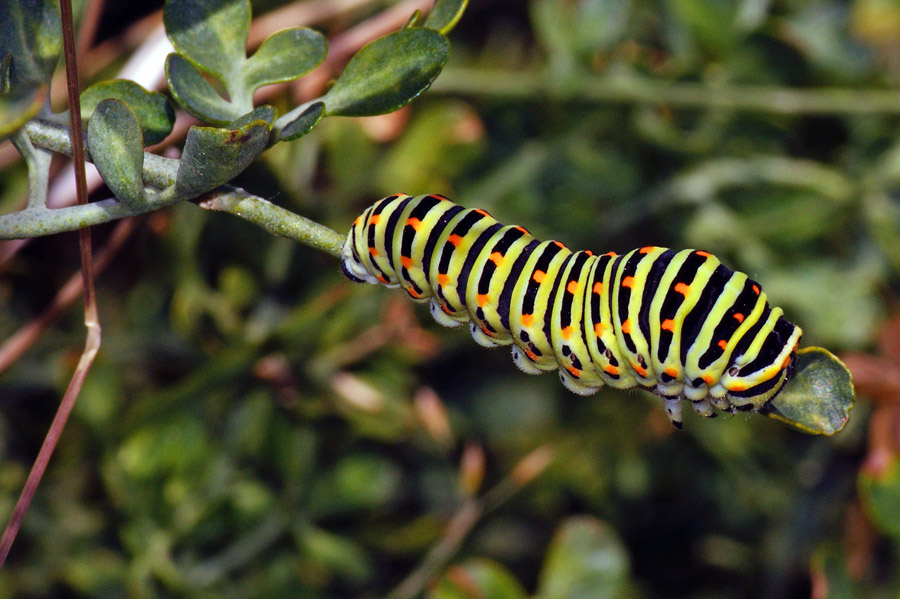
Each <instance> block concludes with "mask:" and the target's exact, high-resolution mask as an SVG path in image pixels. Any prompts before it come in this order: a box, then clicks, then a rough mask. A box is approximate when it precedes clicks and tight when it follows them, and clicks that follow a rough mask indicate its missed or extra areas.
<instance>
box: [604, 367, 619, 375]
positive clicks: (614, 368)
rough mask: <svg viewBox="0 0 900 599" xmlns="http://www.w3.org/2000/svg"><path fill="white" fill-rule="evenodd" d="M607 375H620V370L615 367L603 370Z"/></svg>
mask: <svg viewBox="0 0 900 599" xmlns="http://www.w3.org/2000/svg"><path fill="white" fill-rule="evenodd" d="M603 370H604V371H605V372H606V373H607V374H619V369H618V368H616V367H615V366H607V367H606V368H604V369H603Z"/></svg>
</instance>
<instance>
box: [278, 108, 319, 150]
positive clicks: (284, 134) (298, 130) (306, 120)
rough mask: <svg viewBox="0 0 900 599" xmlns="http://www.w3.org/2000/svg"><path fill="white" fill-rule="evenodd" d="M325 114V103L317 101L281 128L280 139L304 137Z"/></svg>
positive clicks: (287, 139)
mask: <svg viewBox="0 0 900 599" xmlns="http://www.w3.org/2000/svg"><path fill="white" fill-rule="evenodd" d="M324 114H325V104H323V103H322V102H316V103H315V104H313V105H311V106H310V107H309V108H307V109H306V110H304V111H303V112H302V113H301V114H300V116H298V117H297V118H295V119H294V120H293V121H291V122H290V123H288V124H287V125H286V126H285V127H284V129H282V130H281V133H280V135H279V136H278V141H289V140H291V139H297V138H298V137H303V136H304V135H306V134H307V133H309V132H310V131H312V130H313V129H315V128H316V125H318V124H319V121H321V120H322V115H324Z"/></svg>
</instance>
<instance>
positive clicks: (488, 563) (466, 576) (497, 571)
mask: <svg viewBox="0 0 900 599" xmlns="http://www.w3.org/2000/svg"><path fill="white" fill-rule="evenodd" d="M526 596H527V595H526V594H525V590H524V589H523V588H522V585H521V584H520V583H519V581H518V580H516V578H515V577H514V576H513V575H512V574H510V573H509V571H508V570H507V569H506V568H504V567H503V566H501V565H500V564H498V563H496V562H494V561H492V560H489V559H484V558H476V559H470V560H466V561H465V562H463V563H462V564H461V565H459V566H452V567H451V568H450V569H449V570H448V571H447V573H446V574H445V575H444V576H442V577H441V579H440V580H439V581H438V583H437V584H436V585H435V586H434V588H433V589H432V590H431V591H429V592H428V599H471V598H472V597H478V599H524V598H525V597H526Z"/></svg>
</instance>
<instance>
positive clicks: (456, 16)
mask: <svg viewBox="0 0 900 599" xmlns="http://www.w3.org/2000/svg"><path fill="white" fill-rule="evenodd" d="M468 3H469V0H436V1H435V3H434V6H433V7H432V9H431V12H430V13H428V18H427V19H425V24H424V25H423V27H426V28H428V29H434V30H435V31H437V32H439V33H443V34H444V35H447V34H448V33H449V32H450V30H451V29H453V28H454V27H456V24H457V23H458V22H459V20H460V18H462V15H463V12H465V10H466V5H467V4H468Z"/></svg>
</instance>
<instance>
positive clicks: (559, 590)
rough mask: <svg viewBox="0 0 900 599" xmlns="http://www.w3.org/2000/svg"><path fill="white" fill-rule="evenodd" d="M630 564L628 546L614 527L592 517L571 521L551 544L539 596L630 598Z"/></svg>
mask: <svg viewBox="0 0 900 599" xmlns="http://www.w3.org/2000/svg"><path fill="white" fill-rule="evenodd" d="M628 562H629V560H628V553H627V551H626V550H625V546H624V545H623V544H622V541H621V540H620V539H619V536H618V535H617V534H616V531H615V530H613V528H612V527H611V526H609V525H608V524H606V523H605V522H601V521H599V520H597V519H595V518H592V517H589V516H582V517H573V518H569V519H568V520H567V521H566V522H565V523H564V524H563V525H562V527H561V528H560V529H559V530H557V532H556V534H555V535H554V536H553V540H552V541H551V542H550V547H549V549H548V550H547V557H546V561H545V563H544V568H543V570H542V571H541V576H540V582H539V584H538V592H537V596H538V597H540V598H541V599H589V598H590V597H627V596H629V595H630V592H629V584H628V581H629V564H628Z"/></svg>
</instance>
